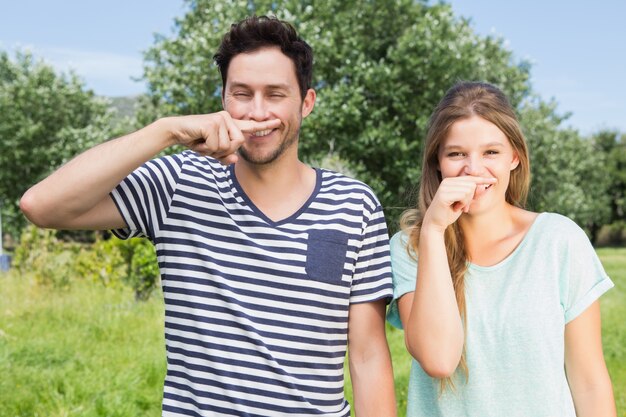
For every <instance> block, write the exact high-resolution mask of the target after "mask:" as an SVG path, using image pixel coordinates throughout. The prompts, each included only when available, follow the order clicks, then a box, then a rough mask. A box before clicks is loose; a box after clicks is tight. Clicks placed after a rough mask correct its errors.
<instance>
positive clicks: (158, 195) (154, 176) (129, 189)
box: [110, 154, 183, 240]
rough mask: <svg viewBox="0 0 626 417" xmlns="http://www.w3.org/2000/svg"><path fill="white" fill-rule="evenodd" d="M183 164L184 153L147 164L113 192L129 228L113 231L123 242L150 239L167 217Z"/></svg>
mask: <svg viewBox="0 0 626 417" xmlns="http://www.w3.org/2000/svg"><path fill="white" fill-rule="evenodd" d="M182 165H183V154H181V155H170V156H165V157H162V158H158V159H153V160H151V161H148V162H146V163H145V164H143V165H142V166H140V167H139V168H137V169H136V170H135V171H133V172H132V173H131V174H130V175H128V176H127V177H126V178H124V179H123V180H122V182H121V183H120V184H118V185H117V187H115V188H114V189H113V191H111V194H110V195H111V198H112V199H113V202H114V203H115V205H116V206H117V209H118V210H119V212H120V214H121V215H122V218H123V219H124V221H125V222H126V225H127V226H128V227H126V228H122V229H116V230H112V231H111V232H112V233H113V234H114V235H115V236H117V237H118V238H120V239H128V238H130V237H135V236H139V237H148V238H149V239H151V240H154V236H155V231H156V230H157V228H158V227H159V226H160V225H161V224H163V219H164V218H165V217H167V211H168V210H169V206H170V203H171V201H172V197H173V195H174V191H175V189H176V183H177V181H178V177H179V176H180V172H181V169H182Z"/></svg>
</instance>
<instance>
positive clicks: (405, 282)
mask: <svg viewBox="0 0 626 417" xmlns="http://www.w3.org/2000/svg"><path fill="white" fill-rule="evenodd" d="M408 244H409V236H408V235H407V234H406V233H405V232H398V233H396V234H395V235H394V236H393V237H392V238H391V241H390V242H389V247H390V252H391V271H392V276H393V300H392V301H391V304H390V305H389V309H388V310H387V321H388V322H389V323H390V324H392V325H393V326H395V327H397V328H399V329H401V328H402V321H400V312H399V311H398V299H400V297H402V296H403V295H404V294H406V293H409V292H413V291H415V282H416V280H417V260H416V259H415V258H414V257H412V256H411V255H409V252H408V251H407V247H408ZM413 256H415V255H413Z"/></svg>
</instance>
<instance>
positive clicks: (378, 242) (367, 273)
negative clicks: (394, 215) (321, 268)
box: [350, 201, 392, 304]
mask: <svg viewBox="0 0 626 417" xmlns="http://www.w3.org/2000/svg"><path fill="white" fill-rule="evenodd" d="M375 203H376V206H375V208H374V209H373V210H372V212H371V214H370V215H369V216H368V217H367V219H366V223H365V227H364V230H363V234H362V238H361V239H362V243H361V247H360V249H359V251H358V253H357V259H356V263H355V269H354V275H353V277H352V289H351V292H350V303H351V304H356V303H365V302H371V301H376V300H379V299H383V298H384V299H387V300H389V299H391V294H392V289H391V264H390V262H389V235H388V232H387V224H386V223H385V216H384V214H383V210H382V207H381V206H380V204H379V203H378V201H375Z"/></svg>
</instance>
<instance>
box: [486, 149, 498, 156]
mask: <svg viewBox="0 0 626 417" xmlns="http://www.w3.org/2000/svg"><path fill="white" fill-rule="evenodd" d="M485 153H486V154H487V155H497V154H499V153H500V152H498V151H493V150H489V151H487V152H485Z"/></svg>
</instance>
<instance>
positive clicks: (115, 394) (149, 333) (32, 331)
mask: <svg viewBox="0 0 626 417" xmlns="http://www.w3.org/2000/svg"><path fill="white" fill-rule="evenodd" d="M598 254H599V255H600V258H601V259H602V262H603V264H604V266H605V268H606V270H607V272H608V274H609V276H610V277H611V278H612V279H613V281H614V282H615V288H613V289H612V290H610V291H609V292H608V293H607V294H606V295H604V296H603V297H602V320H603V322H602V329H603V340H604V351H605V356H606V361H607V365H608V367H609V372H610V373H611V378H612V380H613V388H614V392H615V396H616V401H617V407H618V416H620V417H626V324H624V317H626V249H600V250H598ZM162 316H163V307H162V300H161V299H160V298H159V296H158V295H155V296H154V297H152V298H151V299H150V300H149V301H147V302H145V303H136V302H135V301H134V299H133V294H132V292H131V291H130V290H128V289H126V288H102V287H101V286H99V285H96V284H85V283H75V284H73V285H72V287H71V288H70V289H68V290H51V289H47V288H44V287H40V286H37V285H35V284H34V283H33V282H32V281H31V280H30V279H29V278H28V277H18V276H16V275H15V274H13V273H8V274H7V273H5V274H0V375H2V378H0V417H5V416H6V417H26V416H28V417H35V416H42V417H44V416H45V417H61V416H63V417H70V416H80V417H83V416H89V417H90V416H107V417H110V416H132V417H135V416H158V415H160V413H159V410H160V398H161V388H162V380H163V376H164V373H165V363H164V360H165V359H164V355H165V352H164V347H163V336H162V328H163V318H162ZM388 338H389V345H390V348H391V351H392V357H393V365H394V373H395V378H396V395H397V399H398V410H399V415H402V416H403V415H404V412H405V409H406V390H407V385H408V377H409V367H410V360H409V357H408V355H407V354H406V352H405V349H404V341H403V334H402V332H400V331H398V330H395V329H391V328H389V329H388ZM346 374H347V373H346ZM347 391H348V395H349V396H350V387H349V384H348V387H347Z"/></svg>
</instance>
